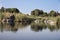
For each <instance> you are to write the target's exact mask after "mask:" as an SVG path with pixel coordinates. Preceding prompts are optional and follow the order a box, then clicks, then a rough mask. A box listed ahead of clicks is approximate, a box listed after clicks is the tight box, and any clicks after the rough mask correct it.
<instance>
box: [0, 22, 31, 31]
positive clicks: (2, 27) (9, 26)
mask: <svg viewBox="0 0 60 40" xmlns="http://www.w3.org/2000/svg"><path fill="white" fill-rule="evenodd" d="M29 24H30V23H26V22H24V23H22V22H20V23H17V22H9V23H0V31H1V32H3V31H13V32H16V31H18V29H20V28H21V29H22V28H25V27H27V26H28V25H29Z"/></svg>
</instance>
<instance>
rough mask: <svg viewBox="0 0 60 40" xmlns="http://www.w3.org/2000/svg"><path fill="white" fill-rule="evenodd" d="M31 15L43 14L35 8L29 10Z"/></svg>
mask: <svg viewBox="0 0 60 40" xmlns="http://www.w3.org/2000/svg"><path fill="white" fill-rule="evenodd" d="M31 15H34V16H41V15H43V11H42V10H39V9H35V10H33V11H31Z"/></svg>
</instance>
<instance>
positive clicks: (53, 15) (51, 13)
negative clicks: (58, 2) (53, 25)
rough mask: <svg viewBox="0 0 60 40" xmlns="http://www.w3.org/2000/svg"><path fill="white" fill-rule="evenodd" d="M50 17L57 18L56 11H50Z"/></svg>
mask: <svg viewBox="0 0 60 40" xmlns="http://www.w3.org/2000/svg"><path fill="white" fill-rule="evenodd" d="M48 15H49V16H52V17H55V16H56V12H55V11H53V10H52V11H50V13H49V14H48Z"/></svg>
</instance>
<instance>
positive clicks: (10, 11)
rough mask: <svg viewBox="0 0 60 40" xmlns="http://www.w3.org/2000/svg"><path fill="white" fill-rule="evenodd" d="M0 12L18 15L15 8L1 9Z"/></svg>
mask: <svg viewBox="0 0 60 40" xmlns="http://www.w3.org/2000/svg"><path fill="white" fill-rule="evenodd" d="M0 12H9V13H19V12H20V11H19V10H18V9H17V8H4V7H1V9H0Z"/></svg>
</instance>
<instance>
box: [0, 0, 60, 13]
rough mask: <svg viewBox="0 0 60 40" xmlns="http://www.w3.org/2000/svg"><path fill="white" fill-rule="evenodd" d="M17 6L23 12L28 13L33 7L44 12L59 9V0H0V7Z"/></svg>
mask: <svg viewBox="0 0 60 40" xmlns="http://www.w3.org/2000/svg"><path fill="white" fill-rule="evenodd" d="M1 6H4V7H5V8H18V9H19V10H20V11H21V12H23V13H30V12H31V11H32V10H34V9H41V10H43V11H45V12H49V11H50V10H55V11H60V0H0V7H1Z"/></svg>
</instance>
